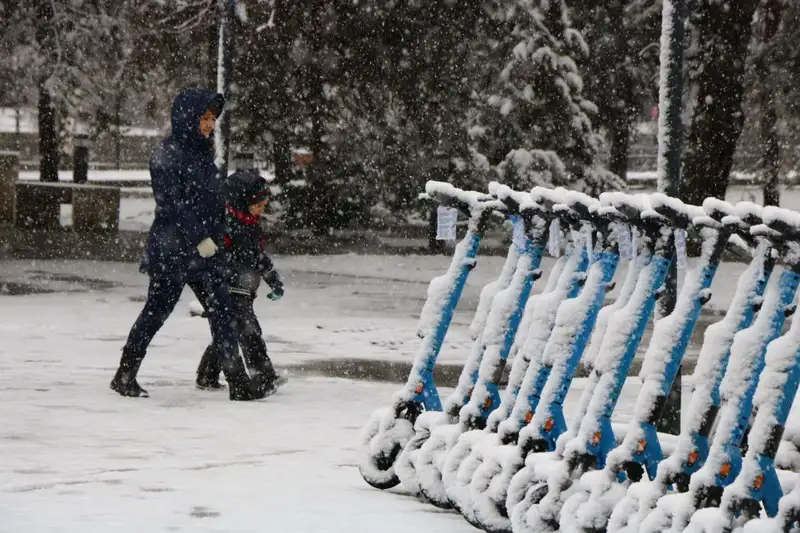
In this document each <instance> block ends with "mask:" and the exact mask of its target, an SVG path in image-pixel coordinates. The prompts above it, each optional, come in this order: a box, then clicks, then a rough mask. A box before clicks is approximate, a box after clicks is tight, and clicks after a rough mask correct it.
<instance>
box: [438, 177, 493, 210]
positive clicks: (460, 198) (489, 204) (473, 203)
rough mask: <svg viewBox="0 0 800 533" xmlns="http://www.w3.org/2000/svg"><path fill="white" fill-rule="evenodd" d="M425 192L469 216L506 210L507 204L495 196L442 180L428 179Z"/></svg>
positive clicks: (439, 201)
mask: <svg viewBox="0 0 800 533" xmlns="http://www.w3.org/2000/svg"><path fill="white" fill-rule="evenodd" d="M425 192H426V193H427V194H428V196H430V197H431V198H432V199H433V200H435V201H436V202H438V203H440V204H442V205H445V206H448V207H455V208H457V209H459V210H460V211H463V212H464V213H465V214H466V215H467V216H472V215H474V214H476V213H483V212H486V211H501V210H505V205H504V204H503V202H501V201H500V200H497V199H496V198H494V197H493V196H491V195H489V194H485V193H480V192H477V191H465V190H463V189H459V188H458V187H454V186H453V185H452V184H450V183H445V182H442V181H433V180H431V181H428V182H427V183H426V184H425Z"/></svg>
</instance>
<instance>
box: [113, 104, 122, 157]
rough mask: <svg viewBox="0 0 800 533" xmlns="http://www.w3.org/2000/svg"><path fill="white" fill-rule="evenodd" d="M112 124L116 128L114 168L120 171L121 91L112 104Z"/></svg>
mask: <svg viewBox="0 0 800 533" xmlns="http://www.w3.org/2000/svg"><path fill="white" fill-rule="evenodd" d="M114 104H115V105H114V124H115V125H116V126H117V129H116V132H115V134H114V166H115V167H116V169H117V170H121V169H122V89H120V90H119V91H118V92H117V101H116V102H115V103H114Z"/></svg>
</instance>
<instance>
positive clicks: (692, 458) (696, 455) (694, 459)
mask: <svg viewBox="0 0 800 533" xmlns="http://www.w3.org/2000/svg"><path fill="white" fill-rule="evenodd" d="M698 459H700V454H699V453H697V450H694V451H693V452H692V453H690V454H689V457H687V458H686V464H688V465H689V466H692V465H693V464H695V463H696V462H697V460H698Z"/></svg>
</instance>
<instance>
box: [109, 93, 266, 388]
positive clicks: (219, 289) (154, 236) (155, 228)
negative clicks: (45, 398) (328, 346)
mask: <svg viewBox="0 0 800 533" xmlns="http://www.w3.org/2000/svg"><path fill="white" fill-rule="evenodd" d="M223 106H224V99H223V96H222V95H221V94H219V93H215V92H213V91H209V90H205V89H189V90H186V91H184V92H182V93H181V94H179V95H178V96H177V97H176V98H175V100H174V102H173V105H172V134H171V135H170V137H168V138H167V139H165V140H164V141H162V142H161V143H160V144H159V146H158V147H157V148H156V149H155V150H154V152H153V154H152V156H151V158H150V178H151V185H152V188H153V196H154V198H155V201H156V212H155V219H154V220H153V224H152V226H151V227H150V233H149V235H148V238H147V254H146V261H145V264H144V265H143V266H144V270H145V271H146V272H147V274H148V276H149V277H150V283H149V287H148V291H147V302H146V303H145V305H144V309H142V312H141V313H140V314H139V317H138V318H137V320H136V322H135V323H134V325H133V327H132V328H131V331H130V333H129V335H128V340H127V342H126V343H125V346H124V348H123V349H122V358H121V359H120V364H119V368H118V369H117V373H116V375H115V376H114V379H113V380H112V381H111V389H112V390H114V391H116V392H118V393H119V394H121V395H122V396H131V397H147V396H148V393H147V391H146V390H144V389H143V388H142V387H141V386H140V385H139V383H138V382H137V380H136V375H137V373H138V371H139V367H140V365H141V364H142V360H143V359H144V356H145V353H146V352H147V347H148V346H149V345H150V342H151V341H152V340H153V337H154V336H155V335H156V333H157V332H158V331H159V330H160V329H161V326H163V325H164V322H165V321H166V320H167V318H168V317H169V315H170V314H171V313H172V311H173V310H174V309H175V305H176V304H177V303H178V300H179V299H180V296H181V293H182V292H183V288H184V286H185V285H189V287H190V288H191V289H192V291H193V292H194V293H195V295H196V296H197V298H198V299H199V300H200V302H201V303H202V304H203V307H204V308H205V309H206V312H207V313H208V317H209V323H210V325H211V334H212V336H213V338H214V344H215V345H216V346H218V347H220V352H221V355H222V360H221V362H222V371H223V373H224V375H225V379H226V380H227V381H228V385H229V391H230V399H231V400H254V399H258V398H263V397H264V391H263V390H259V387H258V386H257V384H256V383H255V382H253V381H252V380H251V379H250V377H249V376H248V375H247V371H246V370H245V367H244V364H243V362H242V359H241V357H240V356H239V348H238V344H237V338H236V334H235V331H234V330H233V327H232V323H233V316H232V313H231V309H232V307H231V305H230V294H229V293H228V288H227V286H226V283H225V282H224V280H223V269H224V257H223V256H222V254H221V253H217V247H218V243H221V242H222V234H223V225H224V219H225V198H224V194H223V191H222V185H223V183H222V180H221V179H220V176H219V172H218V169H217V167H216V165H215V164H214V151H213V149H214V140H213V131H214V125H215V121H216V118H217V117H218V116H219V114H220V113H221V112H222V108H223Z"/></svg>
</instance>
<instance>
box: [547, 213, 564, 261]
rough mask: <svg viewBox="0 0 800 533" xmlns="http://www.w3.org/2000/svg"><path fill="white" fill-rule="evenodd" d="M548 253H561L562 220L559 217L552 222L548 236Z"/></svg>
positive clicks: (557, 254)
mask: <svg viewBox="0 0 800 533" xmlns="http://www.w3.org/2000/svg"><path fill="white" fill-rule="evenodd" d="M547 253H549V254H550V255H551V256H552V257H558V256H560V255H561V221H560V220H559V219H557V218H554V219H553V221H552V222H550V234H549V235H548V236H547Z"/></svg>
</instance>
